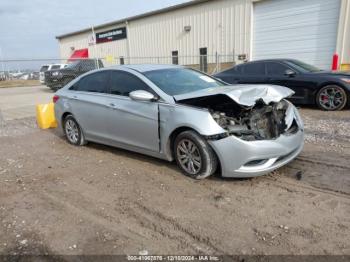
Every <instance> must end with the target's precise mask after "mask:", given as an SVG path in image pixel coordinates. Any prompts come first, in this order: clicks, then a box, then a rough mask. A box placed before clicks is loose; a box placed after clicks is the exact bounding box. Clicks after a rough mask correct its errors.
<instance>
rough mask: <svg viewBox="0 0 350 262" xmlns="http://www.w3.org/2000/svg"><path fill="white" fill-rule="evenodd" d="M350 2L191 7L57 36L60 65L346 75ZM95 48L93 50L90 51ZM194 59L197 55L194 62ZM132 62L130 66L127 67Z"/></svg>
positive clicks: (201, 0) (253, 1)
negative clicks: (281, 65) (297, 67)
mask: <svg viewBox="0 0 350 262" xmlns="http://www.w3.org/2000/svg"><path fill="white" fill-rule="evenodd" d="M349 14H350V0H293V1H291V0H197V1H191V2H187V3H184V4H180V5H176V6H171V7H169V8H165V9H161V10H157V11H153V12H149V13H145V14H141V15H138V16H134V17H129V18H125V19H122V20H118V21H114V22H110V23H107V24H103V25H99V26H95V27H94V33H95V34H94V35H93V34H92V29H91V28H87V29H83V30H80V31H77V32H72V33H68V34H65V35H60V36H57V39H58V41H59V48H60V56H61V58H64V59H65V58H69V57H71V56H72V54H73V55H74V56H87V55H88V56H89V57H99V58H106V61H107V62H109V63H117V64H119V63H143V62H145V63H150V62H153V63H177V62H178V63H179V64H201V67H202V68H201V69H204V70H205V69H206V67H208V66H209V67H210V65H212V64H213V63H215V61H217V56H216V55H217V54H219V55H221V57H220V58H219V59H220V62H228V63H229V64H230V65H231V64H232V62H236V63H237V62H239V61H240V60H245V59H248V60H256V59H264V58H295V59H300V60H303V61H304V62H307V63H311V64H314V65H316V66H319V67H321V68H324V69H330V68H331V64H332V57H333V54H335V53H337V54H338V55H339V62H340V64H342V67H343V68H347V67H348V68H349V69H350V19H349ZM94 40H96V42H97V43H96V44H93V42H94ZM199 55H202V57H201V58H199ZM129 58H130V59H129Z"/></svg>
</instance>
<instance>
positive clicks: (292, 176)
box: [0, 109, 350, 255]
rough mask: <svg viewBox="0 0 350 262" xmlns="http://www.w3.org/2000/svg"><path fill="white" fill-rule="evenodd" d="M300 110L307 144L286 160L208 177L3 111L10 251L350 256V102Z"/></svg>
mask: <svg viewBox="0 0 350 262" xmlns="http://www.w3.org/2000/svg"><path fill="white" fill-rule="evenodd" d="M301 112H302V115H303V118H304V121H305V125H306V133H307V136H306V145H305V149H304V151H303V152H302V154H301V155H300V156H299V157H298V159H296V160H295V161H294V162H292V163H291V164H289V165H288V166H287V167H284V168H282V169H280V170H278V171H276V172H274V173H272V174H270V175H267V176H263V177H258V178H253V179H223V178H221V177H220V176H219V175H217V176H214V177H212V178H210V179H207V180H203V181H195V180H192V179H189V178H186V177H184V176H183V175H182V174H181V173H180V172H179V171H178V169H177V168H176V166H175V164H174V163H167V162H165V161H161V160H157V159H154V158H151V157H145V156H143V155H139V154H136V153H131V152H127V151H124V150H119V149H115V148H111V147H107V146H102V145H97V144H89V145H88V146H86V147H74V146H71V145H69V144H68V143H67V142H66V141H65V140H64V138H63V137H62V136H61V134H60V133H59V132H58V131H57V130H46V131H43V130H39V129H38V128H37V127H36V124H35V120H34V118H32V117H31V118H22V119H16V120H7V121H4V120H3V121H2V122H1V123H0V145H1V147H0V189H1V190H0V254H138V253H139V252H141V251H144V250H147V251H148V253H149V254H198V253H206V254H322V255H323V254H348V255H349V254H350V244H349V243H350V242H349V239H350V233H349V232H350V163H349V159H350V142H349V141H350V140H349V137H350V135H349V130H350V114H349V111H348V110H347V111H342V112H335V113H334V112H321V111H318V110H315V109H302V110H301ZM300 172H301V173H300ZM297 173H298V174H301V176H300V175H299V176H297V175H296V174H297ZM298 178H300V180H299V179H298Z"/></svg>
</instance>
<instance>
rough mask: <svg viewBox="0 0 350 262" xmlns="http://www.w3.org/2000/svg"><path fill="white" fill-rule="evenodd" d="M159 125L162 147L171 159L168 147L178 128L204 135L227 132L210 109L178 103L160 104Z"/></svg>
mask: <svg viewBox="0 0 350 262" xmlns="http://www.w3.org/2000/svg"><path fill="white" fill-rule="evenodd" d="M159 125H160V142H161V149H162V152H164V153H165V154H166V156H167V158H168V159H169V160H171V159H172V156H171V152H170V151H169V148H168V147H169V140H170V136H171V134H172V133H173V131H174V130H176V129H178V128H181V127H186V128H189V129H193V130H195V131H196V132H198V133H199V134H201V135H203V136H211V135H217V134H221V133H225V132H226V131H225V130H224V129H223V128H222V127H220V126H219V125H218V124H217V123H216V122H215V120H214V119H213V118H212V116H211V114H210V113H209V111H208V110H206V109H201V108H196V107H191V106H185V105H177V104H175V105H170V104H159Z"/></svg>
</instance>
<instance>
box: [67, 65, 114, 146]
mask: <svg viewBox="0 0 350 262" xmlns="http://www.w3.org/2000/svg"><path fill="white" fill-rule="evenodd" d="M108 81H109V72H108V71H100V72H95V73H92V74H89V75H87V76H84V77H83V78H82V79H80V80H79V81H78V82H77V83H76V84H74V85H73V86H72V87H71V88H70V92H69V106H70V107H71V110H72V114H73V115H74V117H75V119H76V120H77V121H78V123H79V125H80V126H81V127H82V129H83V132H84V135H85V136H86V138H87V139H91V140H99V141H100V140H101V139H103V138H105V137H106V135H107V134H106V121H105V119H106V114H107V113H108V108H107V107H106V99H107V96H108V94H107V92H108V88H107V87H108Z"/></svg>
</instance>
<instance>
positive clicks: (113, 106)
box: [108, 103, 117, 109]
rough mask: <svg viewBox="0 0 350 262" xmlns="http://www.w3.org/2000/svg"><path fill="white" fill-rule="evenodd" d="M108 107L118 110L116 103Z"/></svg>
mask: <svg viewBox="0 0 350 262" xmlns="http://www.w3.org/2000/svg"><path fill="white" fill-rule="evenodd" d="M108 106H109V107H111V108H113V109H117V105H116V104H114V103H109V104H108Z"/></svg>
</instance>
